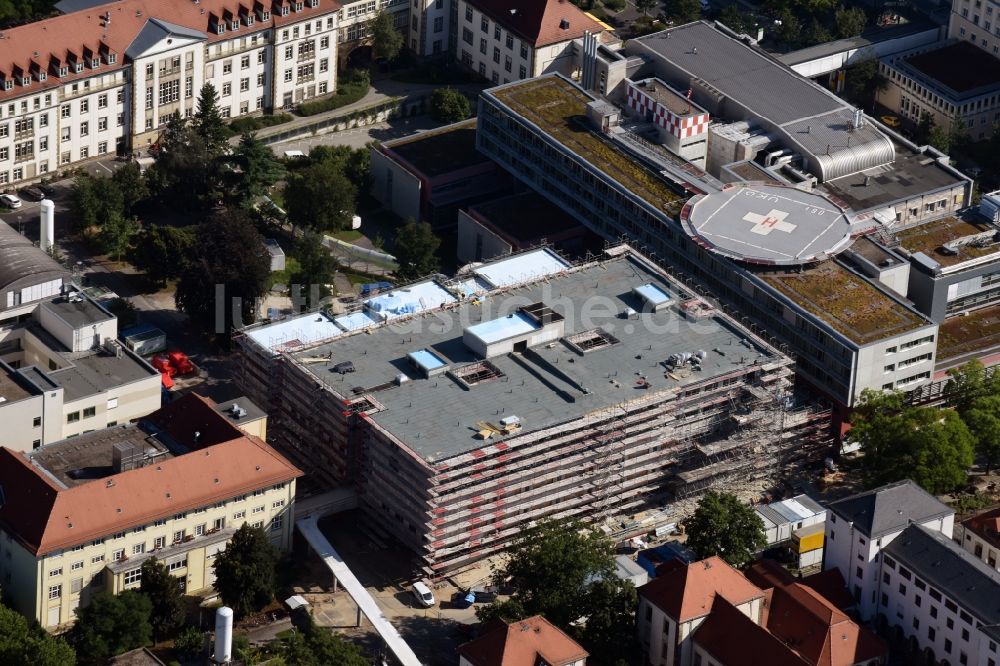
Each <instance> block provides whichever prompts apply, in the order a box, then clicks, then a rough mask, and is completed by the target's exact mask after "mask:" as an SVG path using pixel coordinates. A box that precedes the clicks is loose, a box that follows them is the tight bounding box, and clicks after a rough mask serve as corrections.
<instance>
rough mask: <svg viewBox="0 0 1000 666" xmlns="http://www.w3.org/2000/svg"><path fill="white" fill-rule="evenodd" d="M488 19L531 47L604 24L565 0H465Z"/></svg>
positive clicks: (599, 28) (577, 35)
mask: <svg viewBox="0 0 1000 666" xmlns="http://www.w3.org/2000/svg"><path fill="white" fill-rule="evenodd" d="M469 2H470V3H471V4H472V5H473V6H474V7H476V8H477V9H479V10H480V11H481V12H483V13H484V14H486V15H487V16H489V17H490V18H491V19H493V20H494V21H496V22H497V23H499V24H500V25H502V26H503V27H505V28H506V29H507V30H509V31H511V32H513V33H514V34H516V35H517V36H518V37H520V38H521V39H523V40H525V41H527V42H529V43H530V44H533V45H534V46H535V48H539V47H542V46H548V45H550V44H556V43H558V42H564V41H566V40H569V39H578V38H580V37H583V33H584V32H587V31H588V30H589V31H590V32H595V33H596V32H603V31H604V26H602V25H601V24H600V23H598V22H597V21H595V20H594V19H592V18H590V17H589V16H587V15H586V14H585V13H584V12H583V11H582V10H580V8H579V7H577V6H576V5H574V4H573V3H572V2H570V1H569V0H469Z"/></svg>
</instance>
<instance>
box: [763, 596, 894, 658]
mask: <svg viewBox="0 0 1000 666" xmlns="http://www.w3.org/2000/svg"><path fill="white" fill-rule="evenodd" d="M762 623H763V624H764V625H765V626H766V627H767V630H768V631H770V632H771V633H772V634H774V635H775V636H777V637H778V638H779V639H780V640H782V641H783V642H784V643H785V644H786V645H788V646H789V647H791V648H792V649H793V650H795V651H796V652H797V653H799V654H800V655H801V656H802V657H803V658H804V659H806V660H807V661H808V662H809V663H810V664H815V665H816V666H851V665H852V664H856V663H859V662H864V661H867V660H869V659H874V658H875V657H878V656H880V655H881V656H884V655H885V652H886V649H885V646H884V645H883V644H882V642H881V641H880V640H879V639H878V638H877V637H876V636H875V635H874V634H872V633H871V632H870V631H868V630H867V629H864V628H862V627H859V626H858V625H857V624H855V623H854V622H853V621H852V620H851V619H850V618H849V617H847V615H845V614H844V613H843V612H841V611H840V610H839V609H837V608H836V607H835V606H834V605H833V604H831V603H830V602H829V601H827V600H826V599H824V598H823V597H822V596H821V595H820V594H819V593H818V592H816V591H815V590H813V589H810V588H808V587H806V586H805V585H802V584H800V583H792V584H791V585H786V586H784V587H776V588H774V589H773V590H771V598H770V603H769V604H768V607H767V613H766V617H765V618H764V619H762Z"/></svg>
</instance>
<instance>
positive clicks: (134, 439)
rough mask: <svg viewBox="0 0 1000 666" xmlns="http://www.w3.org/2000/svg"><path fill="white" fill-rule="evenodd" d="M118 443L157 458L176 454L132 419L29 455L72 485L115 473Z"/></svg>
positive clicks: (51, 472) (170, 456) (58, 478)
mask: <svg viewBox="0 0 1000 666" xmlns="http://www.w3.org/2000/svg"><path fill="white" fill-rule="evenodd" d="M115 445H124V446H127V447H131V448H132V449H133V450H134V451H137V452H142V453H144V454H145V455H146V456H149V457H151V458H155V459H156V460H166V459H167V458H172V457H173V454H172V453H171V452H170V449H169V448H168V447H167V446H166V444H165V443H164V442H162V441H160V439H158V438H157V437H156V436H155V435H151V434H150V433H148V432H146V431H145V430H144V429H143V428H141V427H140V426H138V425H136V424H134V423H130V424H126V425H118V426H112V427H110V428H104V429H103V430H95V431H93V432H88V433H84V434H82V435H80V436H78V437H73V438H72V439H61V440H59V441H58V442H53V443H51V444H46V445H45V446H43V447H40V448H38V449H35V450H34V451H32V452H30V453H29V454H28V459H29V460H30V461H31V464H32V465H34V466H36V467H40V468H41V469H44V470H45V471H46V472H48V473H49V475H51V476H52V477H53V478H55V479H57V480H58V481H59V483H61V484H62V485H63V486H64V487H66V488H72V487H73V486H77V485H80V484H81V483H86V482H87V481H93V480H94V479H100V478H103V477H106V476H110V475H111V474H114V468H113V462H114V449H115Z"/></svg>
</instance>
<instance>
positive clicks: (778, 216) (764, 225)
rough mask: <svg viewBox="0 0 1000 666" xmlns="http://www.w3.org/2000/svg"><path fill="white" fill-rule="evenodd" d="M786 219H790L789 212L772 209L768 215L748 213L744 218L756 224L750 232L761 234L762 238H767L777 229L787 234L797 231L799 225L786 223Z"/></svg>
mask: <svg viewBox="0 0 1000 666" xmlns="http://www.w3.org/2000/svg"><path fill="white" fill-rule="evenodd" d="M786 217H788V213H787V212H785V211H783V210H776V209H774V208H772V209H771V212H770V213H768V214H767V215H760V214H758V213H747V214H746V215H744V216H743V219H744V220H746V221H747V222H753V223H754V224H753V226H752V227H751V228H750V231H752V232H753V233H755V234H760V235H761V236H766V235H768V234H769V233H771V232H772V231H774V230H775V229H777V230H778V231H784V232H785V233H787V234H790V233H792V232H793V231H795V229H796V227H797V226H798V225H796V224H792V223H791V222H785V218H786Z"/></svg>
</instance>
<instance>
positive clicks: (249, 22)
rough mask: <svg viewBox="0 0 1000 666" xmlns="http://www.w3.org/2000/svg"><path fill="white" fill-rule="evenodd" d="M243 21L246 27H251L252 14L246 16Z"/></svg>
mask: <svg viewBox="0 0 1000 666" xmlns="http://www.w3.org/2000/svg"><path fill="white" fill-rule="evenodd" d="M245 20H246V23H247V25H253V14H247V15H246V19H245Z"/></svg>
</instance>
